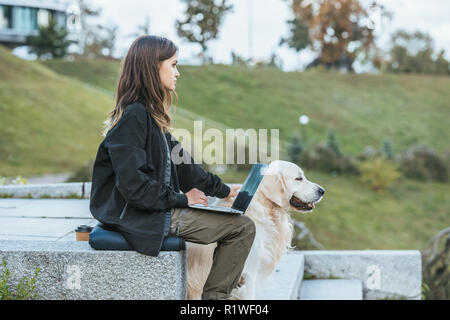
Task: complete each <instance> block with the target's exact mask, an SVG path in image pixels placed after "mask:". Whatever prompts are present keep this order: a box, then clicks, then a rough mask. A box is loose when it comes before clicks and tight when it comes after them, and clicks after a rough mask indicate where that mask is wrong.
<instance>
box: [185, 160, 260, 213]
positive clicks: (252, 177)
mask: <svg viewBox="0 0 450 320" xmlns="http://www.w3.org/2000/svg"><path fill="white" fill-rule="evenodd" d="M267 166H268V165H267V164H263V163H255V164H253V166H252V168H251V169H250V172H249V174H248V175H247V178H245V181H244V184H243V185H242V187H241V189H240V190H239V193H238V195H237V196H236V199H235V200H234V202H233V205H232V206H231V208H227V207H221V206H215V205H208V206H205V205H203V204H191V205H188V207H189V208H193V209H199V210H206V211H214V212H226V213H238V214H245V210H247V208H248V205H249V204H250V201H252V198H253V196H254V195H255V192H256V190H257V189H258V186H259V184H260V182H261V180H262V178H263V177H264V171H263V169H264V168H265V167H267Z"/></svg>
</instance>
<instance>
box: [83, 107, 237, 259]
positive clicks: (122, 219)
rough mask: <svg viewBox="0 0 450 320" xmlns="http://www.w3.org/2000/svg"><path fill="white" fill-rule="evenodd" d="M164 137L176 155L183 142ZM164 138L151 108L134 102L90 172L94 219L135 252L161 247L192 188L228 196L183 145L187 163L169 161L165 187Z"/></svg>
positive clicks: (154, 253) (154, 251)
mask: <svg viewBox="0 0 450 320" xmlns="http://www.w3.org/2000/svg"><path fill="white" fill-rule="evenodd" d="M165 135H166V139H167V143H168V145H169V149H170V151H171V152H172V149H173V148H174V147H175V146H177V145H178V144H179V143H180V142H179V141H177V140H176V139H175V138H174V137H173V136H172V135H171V134H170V133H165ZM163 138H164V136H163V134H162V132H161V130H160V129H159V127H158V126H157V124H156V122H155V121H154V120H153V118H152V116H151V115H150V113H149V112H148V111H147V108H146V107H145V106H144V105H143V104H141V103H140V102H136V103H133V104H130V105H129V106H127V108H126V109H125V111H124V113H123V115H122V118H121V119H120V120H119V122H118V123H117V124H116V126H115V127H114V128H113V129H111V130H110V131H109V132H108V134H107V135H106V137H105V139H104V140H103V141H102V143H101V144H100V146H99V148H98V152H97V156H96V159H95V162H94V167H93V174H92V186H91V198H90V210H91V213H92V215H93V216H94V218H96V219H97V220H98V221H100V222H102V223H104V224H106V225H109V226H111V227H113V228H115V229H116V230H117V231H118V232H120V233H121V234H122V235H123V236H124V237H125V238H126V239H127V240H128V242H129V243H130V244H131V246H132V247H133V248H134V249H135V250H136V251H138V252H141V253H144V254H148V255H152V256H157V255H158V253H159V251H160V249H161V245H162V241H163V239H164V236H165V234H164V231H166V232H167V229H168V227H169V226H167V223H168V222H170V220H169V221H167V219H166V218H167V215H168V213H169V212H170V209H171V208H175V207H176V208H182V207H187V205H188V199H187V196H186V195H185V194H184V193H186V192H188V191H189V190H191V189H192V188H197V189H199V190H201V191H203V192H204V193H205V194H206V195H207V196H215V197H219V198H225V197H226V196H228V194H229V193H230V188H229V187H228V186H227V185H226V184H224V183H222V181H221V179H220V178H219V177H218V176H217V175H214V174H212V173H210V172H208V171H206V170H205V169H203V167H201V166H200V165H199V164H195V163H194V160H193V159H192V157H191V155H190V154H189V153H188V152H187V151H184V150H183V149H182V148H181V144H180V145H179V146H178V147H177V149H178V148H179V149H180V153H179V155H180V156H181V157H182V158H183V159H189V162H186V161H184V162H183V163H181V164H175V163H177V162H176V161H175V163H174V162H173V161H171V185H169V186H168V185H166V184H164V173H165V164H166V160H167V156H168V155H167V151H166V146H165V142H164V140H162V139H163ZM180 190H181V191H182V192H184V193H180Z"/></svg>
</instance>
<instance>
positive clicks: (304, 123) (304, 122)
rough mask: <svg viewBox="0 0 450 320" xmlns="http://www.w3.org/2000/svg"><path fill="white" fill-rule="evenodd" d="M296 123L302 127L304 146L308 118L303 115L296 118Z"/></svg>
mask: <svg viewBox="0 0 450 320" xmlns="http://www.w3.org/2000/svg"><path fill="white" fill-rule="evenodd" d="M298 122H299V123H300V125H301V126H302V138H303V144H306V126H307V124H308V123H309V117H308V116H307V115H306V114H303V115H301V116H300V117H299V118H298Z"/></svg>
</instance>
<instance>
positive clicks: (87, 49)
mask: <svg viewBox="0 0 450 320" xmlns="http://www.w3.org/2000/svg"><path fill="white" fill-rule="evenodd" d="M117 31H118V27H117V26H116V25H113V26H110V27H105V26H101V25H97V26H95V27H91V28H90V29H89V30H88V32H87V34H86V38H85V44H84V50H83V55H84V56H86V57H89V58H103V57H108V58H112V55H113V52H114V48H115V45H116V38H117Z"/></svg>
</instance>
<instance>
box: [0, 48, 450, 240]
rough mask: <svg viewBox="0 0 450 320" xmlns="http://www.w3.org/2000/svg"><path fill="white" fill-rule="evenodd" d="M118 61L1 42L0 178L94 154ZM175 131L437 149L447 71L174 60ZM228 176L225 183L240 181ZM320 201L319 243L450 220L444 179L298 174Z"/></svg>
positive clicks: (314, 217) (58, 168)
mask: <svg viewBox="0 0 450 320" xmlns="http://www.w3.org/2000/svg"><path fill="white" fill-rule="evenodd" d="M118 68H119V63H118V62H114V61H76V62H64V61H48V62H46V63H39V62H30V61H24V60H21V59H18V58H16V57H14V56H13V55H11V54H10V53H9V51H8V50H6V49H3V48H2V47H0V75H1V76H0V176H16V175H18V174H21V175H28V174H37V173H52V172H53V173H56V172H67V171H73V170H76V169H78V168H79V167H80V166H82V165H84V164H85V163H86V162H87V161H88V160H90V159H93V158H94V157H95V153H96V151H97V147H98V144H99V142H100V141H101V135H100V133H101V126H102V122H103V120H104V119H105V117H106V116H107V114H108V112H109V111H110V110H111V108H112V107H113V104H114V99H113V97H114V87H115V81H116V78H117V72H118ZM180 72H181V78H180V80H179V86H178V88H177V92H178V95H179V108H178V109H177V113H176V115H175V121H174V127H177V128H187V129H191V128H192V120H197V119H201V118H202V117H203V118H206V119H207V127H218V128H221V129H223V128H226V127H231V128H240V127H243V128H280V129H281V130H280V134H281V137H282V138H284V139H285V140H288V139H289V138H290V135H291V134H292V133H293V132H294V131H296V130H297V131H299V125H298V121H297V118H298V115H299V114H302V113H306V114H308V115H309V116H310V118H311V124H310V128H309V131H308V136H309V138H310V139H311V140H313V139H314V140H325V139H326V130H327V129H328V128H329V127H331V126H334V128H335V129H336V133H337V139H338V142H339V143H340V146H341V149H342V150H344V151H345V152H347V153H358V152H360V151H361V149H362V148H363V147H364V146H365V145H367V144H372V145H374V146H379V145H380V144H381V141H382V138H384V137H385V136H389V137H390V138H391V139H392V140H393V143H394V150H395V151H398V150H402V149H404V148H406V147H408V146H409V145H411V144H412V143H414V142H415V141H421V142H424V143H427V144H429V145H430V146H433V147H435V148H437V149H438V150H439V151H444V150H447V149H448V142H447V140H448V133H449V132H448V129H447V122H448V120H447V118H448V116H449V104H448V101H450V99H449V98H450V92H449V90H446V89H447V88H448V87H450V86H449V84H450V83H449V79H448V78H443V77H427V76H425V77H419V76H412V75H411V76H394V75H387V76H369V75H339V74H333V73H331V74H321V73H281V72H279V71H276V70H272V69H245V68H240V67H230V66H221V65H218V66H205V67H192V66H181V67H180ZM245 175H246V174H245V173H242V172H238V173H234V172H230V173H228V174H225V175H223V176H222V178H223V179H224V181H225V182H228V183H242V182H243V180H244V178H245ZM306 175H307V177H308V179H309V180H311V181H313V182H316V183H318V184H320V185H321V186H323V187H324V188H325V189H326V190H327V191H326V196H325V198H324V200H323V201H322V202H321V203H319V204H318V205H317V207H316V209H315V210H314V212H313V213H311V214H294V217H295V218H296V219H298V220H302V221H305V222H306V223H307V226H308V228H310V229H311V230H312V231H313V233H314V236H315V237H316V239H317V240H318V241H319V242H321V243H322V244H323V245H324V246H325V248H326V249H422V248H423V246H424V244H425V243H426V241H427V240H428V239H429V238H430V237H432V236H433V235H434V234H436V233H437V232H438V231H439V230H441V229H443V228H444V227H447V226H448V225H449V224H450V218H449V216H450V211H449V208H450V198H449V197H448V194H449V191H450V187H449V185H448V184H441V183H423V182H418V181H412V180H407V179H403V180H401V181H399V182H397V183H396V184H394V185H393V186H392V187H391V188H389V189H388V190H387V191H386V192H385V193H384V194H376V193H374V192H372V191H371V190H370V189H369V188H368V187H367V186H365V185H362V184H361V183H360V182H359V181H358V179H357V178H355V177H348V176H332V175H328V174H324V173H320V172H314V171H310V170H308V171H307V172H306Z"/></svg>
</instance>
